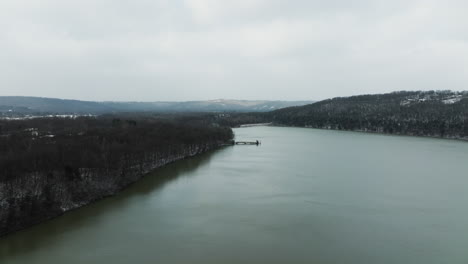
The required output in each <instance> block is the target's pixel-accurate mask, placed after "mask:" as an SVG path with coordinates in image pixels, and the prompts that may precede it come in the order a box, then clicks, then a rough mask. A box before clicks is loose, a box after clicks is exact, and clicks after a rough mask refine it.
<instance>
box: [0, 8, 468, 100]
mask: <svg viewBox="0 0 468 264" xmlns="http://www.w3.org/2000/svg"><path fill="white" fill-rule="evenodd" d="M467 8H468V3H466V2H465V1H457V0H447V1H435V0H426V1H421V0H407V1H403V0H395V1H381V0H357V1H339V0H330V1H316V0H309V1H306V0H292V1H291V0H290V1H285V0H236V1H219V0H185V1H180V0H179V1H169V0H152V1H150V0H134V1H124V0H113V1H111V0H80V1H63V0H29V1H28V0H3V1H2V2H0V28H1V31H0V71H1V72H2V78H0V94H2V95H35V96H49V97H61V98H77V99H87V100H142V101H155V100H198V99H214V98H236V99H241V98H242V99H283V100H287V99H291V100H294V99H323V98H327V97H334V96H341V95H343V96H344V95H352V94H361V93H379V92H387V91H393V90H403V89H405V90H416V89H417V90H428V89H454V90H465V89H467V84H468V33H467V32H468V18H466V16H465V14H464V10H467Z"/></svg>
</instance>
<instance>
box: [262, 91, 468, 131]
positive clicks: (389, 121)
mask: <svg viewBox="0 0 468 264" xmlns="http://www.w3.org/2000/svg"><path fill="white" fill-rule="evenodd" d="M259 117H262V120H263V121H270V122H273V123H274V124H277V125H286V126H300V127H313V128H323V129H337V130H353V131H366V132H379V133H388V134H400V135H418V136H433V137H444V138H464V139H468V92H452V91H429V92H405V91H403V92H394V93H388V94H377V95H360V96H352V97H343V98H333V99H329V100H324V101H320V102H317V103H314V104H311V105H306V106H301V107H290V108H285V109H281V110H277V111H273V112H270V113H266V114H265V115H262V114H260V115H259Z"/></svg>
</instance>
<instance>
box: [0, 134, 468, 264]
mask: <svg viewBox="0 0 468 264" xmlns="http://www.w3.org/2000/svg"><path fill="white" fill-rule="evenodd" d="M235 134H236V138H237V139H238V140H257V139H258V140H261V141H262V145H261V146H258V147H257V146H232V147H225V148H223V149H220V150H217V151H214V152H211V153H208V154H204V155H201V156H199V157H195V158H192V159H187V160H183V161H180V162H177V163H174V164H171V165H169V166H167V167H165V168H162V169H159V170H157V171H155V172H154V173H152V174H150V175H148V176H146V177H145V178H144V179H142V180H141V181H139V182H138V183H136V184H134V185H132V186H131V187H129V188H128V189H126V190H125V191H124V192H122V193H121V194H119V195H117V196H115V197H111V198H108V199H105V200H102V201H99V202H97V203H95V204H92V205H90V206H87V207H84V208H81V209H79V210H75V211H73V212H69V213H67V214H65V215H64V216H62V217H59V218H56V219H54V220H51V221H48V222H45V223H43V224H40V225H37V226H34V227H32V228H29V229H27V230H23V231H21V232H18V233H15V234H12V235H10V236H7V237H4V238H0V263H2V264H17V263H47V264H54V263H57V264H58V263H60V264H63V263H67V264H74V263H217V264H219V263H224V264H226V263H227V264H229V263H321V264H324V263H356V264H363V263H372V264H377V263H379V264H380V263H398V264H401V263H412V264H415V263H424V264H430V263H437V264H440V263H451V264H457V263H460V264H461V263H463V264H466V263H468V250H467V246H468V143H465V142H461V141H452V140H440V139H431V138H418V137H401V136H385V135H376V134H365V133H354V132H340V131H326V130H316V129H305V128H280V127H250V128H240V129H235Z"/></svg>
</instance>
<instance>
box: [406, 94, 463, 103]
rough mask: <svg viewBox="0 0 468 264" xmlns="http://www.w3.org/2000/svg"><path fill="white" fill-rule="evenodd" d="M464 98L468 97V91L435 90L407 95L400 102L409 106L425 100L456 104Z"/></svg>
mask: <svg viewBox="0 0 468 264" xmlns="http://www.w3.org/2000/svg"><path fill="white" fill-rule="evenodd" d="M463 98H468V92H452V91H435V92H420V93H419V94H416V95H411V96H408V97H406V98H405V99H403V100H402V101H401V102H400V105H401V106H409V105H412V104H417V103H423V102H441V103H443V104H455V103H458V102H460V101H461V100H462V99H463Z"/></svg>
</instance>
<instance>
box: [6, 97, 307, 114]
mask: <svg viewBox="0 0 468 264" xmlns="http://www.w3.org/2000/svg"><path fill="white" fill-rule="evenodd" d="M308 103H311V101H247V100H210V101H189V102H91V101H79V100H63V99H55V98H41V97H22V96H0V113H3V115H5V114H8V113H10V114H14V113H17V114H28V113H54V114H102V113H115V112H138V111H153V112H227V111H233V112H266V111H272V110H276V109H281V108H284V107H290V106H297V105H305V104H308Z"/></svg>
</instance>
